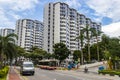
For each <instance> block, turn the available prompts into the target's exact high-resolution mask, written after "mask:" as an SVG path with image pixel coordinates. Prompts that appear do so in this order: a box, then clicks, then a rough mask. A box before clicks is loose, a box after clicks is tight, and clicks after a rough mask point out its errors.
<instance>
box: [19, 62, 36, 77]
mask: <svg viewBox="0 0 120 80" xmlns="http://www.w3.org/2000/svg"><path fill="white" fill-rule="evenodd" d="M20 73H21V74H31V75H34V73H35V68H34V64H33V63H32V62H29V61H25V62H23V63H22V65H21V69H20Z"/></svg>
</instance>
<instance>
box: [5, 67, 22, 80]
mask: <svg viewBox="0 0 120 80" xmlns="http://www.w3.org/2000/svg"><path fill="white" fill-rule="evenodd" d="M7 80H22V79H21V78H20V76H19V74H18V73H17V72H16V71H15V69H14V67H10V70H9V73H8V79H7Z"/></svg>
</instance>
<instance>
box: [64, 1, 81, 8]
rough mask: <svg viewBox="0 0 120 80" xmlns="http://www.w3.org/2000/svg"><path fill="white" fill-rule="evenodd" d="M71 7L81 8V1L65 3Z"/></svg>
mask: <svg viewBox="0 0 120 80" xmlns="http://www.w3.org/2000/svg"><path fill="white" fill-rule="evenodd" d="M65 2H66V3H67V4H68V5H69V6H71V7H74V8H76V9H77V8H79V7H80V6H81V4H80V2H79V0H66V1H65Z"/></svg>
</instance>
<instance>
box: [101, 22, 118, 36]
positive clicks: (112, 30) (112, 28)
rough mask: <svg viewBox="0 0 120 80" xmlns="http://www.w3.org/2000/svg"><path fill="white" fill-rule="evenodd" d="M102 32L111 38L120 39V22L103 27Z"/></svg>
mask: <svg viewBox="0 0 120 80" xmlns="http://www.w3.org/2000/svg"><path fill="white" fill-rule="evenodd" d="M102 31H103V32H104V33H105V34H107V35H109V36H110V37H118V36H120V22H117V23H112V24H109V25H106V26H103V27H102Z"/></svg>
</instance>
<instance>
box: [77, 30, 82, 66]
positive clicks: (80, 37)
mask: <svg viewBox="0 0 120 80" xmlns="http://www.w3.org/2000/svg"><path fill="white" fill-rule="evenodd" d="M76 39H79V40H80V46H81V50H80V51H81V64H83V61H84V60H83V50H82V49H83V45H84V31H83V29H81V30H80V35H79V36H78V37H77V38H76Z"/></svg>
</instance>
